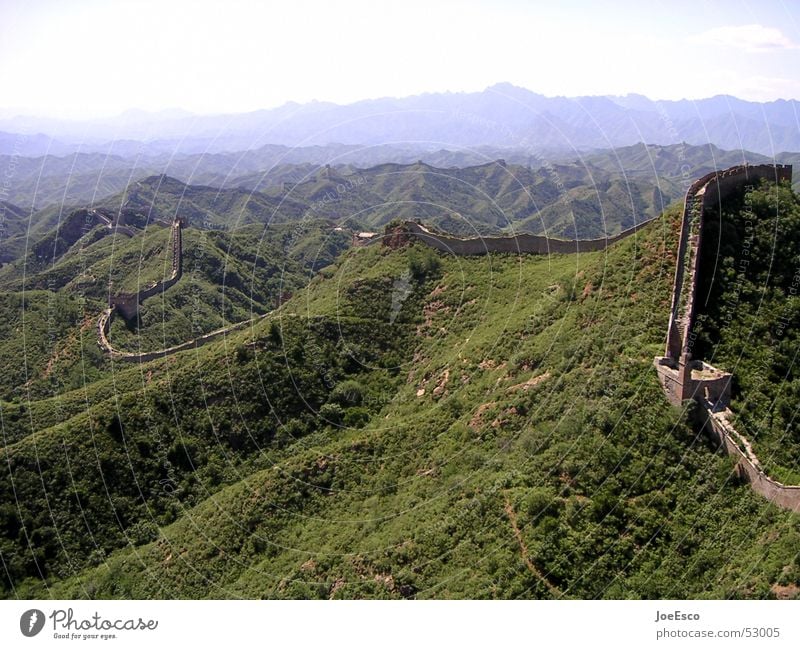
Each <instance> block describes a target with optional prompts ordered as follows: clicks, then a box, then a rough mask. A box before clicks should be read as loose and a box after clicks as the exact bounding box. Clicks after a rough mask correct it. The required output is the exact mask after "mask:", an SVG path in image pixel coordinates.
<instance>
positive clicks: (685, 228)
mask: <svg viewBox="0 0 800 649" xmlns="http://www.w3.org/2000/svg"><path fill="white" fill-rule="evenodd" d="M762 179H764V180H768V181H773V182H779V181H789V182H791V179H792V168H791V166H790V165H739V166H736V167H731V168H729V169H726V170H724V171H715V172H712V173H709V174H706V175H705V176H703V177H702V178H699V179H698V180H696V181H695V182H694V183H692V185H691V186H690V187H689V189H688V191H687V192H686V197H685V200H684V206H683V216H682V221H681V229H680V237H679V243H678V251H677V263H676V269H675V276H674V281H673V290H672V303H671V308H670V314H669V322H668V326H667V336H666V349H665V354H664V356H660V357H656V358H655V360H654V365H655V368H656V372H657V375H658V379H659V382H660V383H661V386H662V388H663V390H664V393H665V395H666V397H667V399H668V400H669V401H670V403H672V404H673V405H676V406H681V405H683V404H684V402H685V401H687V400H690V401H695V402H696V403H698V404H699V406H700V408H699V410H700V423H701V425H702V426H703V428H704V429H705V430H706V431H707V432H708V434H709V436H710V437H711V438H712V440H713V441H714V442H716V444H717V445H718V446H719V447H720V448H721V449H722V450H724V451H725V452H726V453H727V454H728V455H731V456H733V457H734V458H736V460H737V462H736V471H737V474H738V475H739V477H740V478H741V479H743V480H745V481H747V482H748V483H749V484H750V485H751V487H752V488H753V490H754V491H755V492H757V493H758V494H760V495H762V496H763V497H765V498H766V499H767V500H769V501H771V502H772V503H774V504H776V505H778V506H780V507H783V508H786V509H789V510H792V511H794V512H798V513H800V485H785V484H782V483H780V482H778V481H776V480H774V479H772V478H770V477H769V476H768V475H766V474H765V473H764V471H763V469H762V468H761V464H760V462H759V461H758V458H757V457H756V455H755V453H754V452H753V449H752V447H751V445H750V443H749V441H748V440H747V438H746V437H745V436H744V435H742V434H740V433H739V432H738V431H736V429H735V428H734V426H733V424H732V423H731V418H732V414H733V413H732V412H731V410H730V409H729V408H728V406H729V404H730V383H731V376H732V375H731V374H730V373H728V372H725V371H723V370H720V369H717V368H715V367H713V366H711V365H709V364H708V363H705V362H703V361H702V360H697V359H692V354H691V350H692V343H693V341H694V332H693V327H694V321H695V311H696V304H695V301H696V297H697V287H698V282H699V272H700V255H701V252H702V244H703V238H702V233H703V225H704V220H705V214H706V209H708V208H715V207H718V206H720V205H721V204H722V201H723V200H724V199H725V198H726V197H728V196H730V195H731V194H733V193H734V192H738V191H740V190H741V189H742V188H743V187H745V186H748V185H754V184H755V183H756V182H757V181H759V180H762ZM97 216H99V217H100V218H101V219H103V220H104V221H106V222H107V223H106V224H107V225H108V227H115V226H114V224H112V223H111V222H110V221H109V220H108V219H107V217H104V215H101V214H98V215H97ZM651 221H652V219H651V220H648V221H645V222H642V223H640V224H638V225H636V226H634V227H632V228H630V229H628V230H625V231H623V232H621V233H619V234H617V235H615V236H613V237H607V238H602V239H591V240H583V241H581V240H565V239H553V238H549V237H543V236H537V235H532V234H528V233H522V234H518V235H512V236H500V237H473V238H458V237H454V236H451V235H448V234H442V233H437V232H433V231H431V230H429V229H428V228H426V227H425V226H423V225H422V224H420V223H417V222H414V221H404V222H403V223H402V224H401V225H400V226H397V227H387V229H386V233H385V234H384V236H383V237H378V236H376V237H374V238H371V239H370V240H369V241H368V242H366V244H367V245H371V244H374V243H376V242H377V241H382V242H383V245H387V246H389V247H399V246H402V245H405V244H406V243H408V242H409V241H410V240H411V239H412V238H413V239H416V240H418V241H420V242H421V243H423V244H425V245H427V246H429V247H431V248H435V249H436V250H440V251H442V252H446V253H451V254H454V255H462V256H472V255H484V254H488V253H517V254H519V253H525V254H539V255H547V254H570V253H576V252H597V251H602V250H605V249H606V248H607V247H608V246H610V245H612V244H614V243H616V242H618V241H620V240H622V239H624V238H626V237H628V236H630V235H632V234H634V233H635V232H637V231H638V230H639V229H640V228H642V227H643V226H645V225H647V224H648V223H650V222H651ZM116 227H117V228H118V229H119V227H121V226H120V225H116ZM122 227H124V226H122ZM182 227H183V223H182V222H180V221H175V222H174V223H173V224H172V236H171V242H172V244H171V245H172V273H171V275H170V277H169V278H168V279H166V280H164V281H162V282H156V283H155V284H153V285H152V286H149V287H147V288H145V289H142V290H140V291H138V292H137V293H124V294H119V295H116V296H112V297H111V299H110V301H109V307H108V309H106V310H105V311H104V312H103V313H102V314H101V316H100V319H99V321H98V340H99V344H100V346H101V347H102V348H103V350H104V351H105V352H106V353H108V354H109V356H110V357H111V358H112V359H115V360H122V361H134V362H146V361H150V360H155V359H157V358H163V357H165V356H169V355H171V354H174V353H177V352H180V351H185V350H188V349H192V348H195V347H198V346H200V345H203V344H206V343H208V342H211V341H212V340H215V339H216V338H219V337H220V336H222V335H224V334H226V333H228V332H230V331H234V330H236V329H239V328H243V327H244V326H245V325H247V324H249V323H252V322H254V320H256V319H260V318H264V317H266V316H267V315H269V314H265V315H262V316H259V317H258V318H256V319H252V320H244V321H242V322H237V323H234V324H232V325H229V326H227V327H223V328H221V329H217V330H216V331H212V332H210V333H208V334H205V335H203V336H200V337H198V338H196V339H193V340H190V341H187V342H185V343H181V344H179V345H175V346H173V347H168V348H165V349H161V350H156V351H151V352H140V353H135V352H123V351H119V350H116V349H114V348H113V347H112V346H111V344H110V343H109V341H108V331H109V327H110V323H111V319H112V317H113V314H114V312H115V311H119V312H120V313H121V314H122V315H123V316H124V317H125V318H127V319H130V318H132V317H134V316H135V315H136V314H137V313H138V309H139V304H140V303H141V302H142V301H143V300H145V299H146V298H148V297H152V296H154V295H157V294H159V293H161V292H163V291H165V290H166V289H168V288H169V287H170V286H173V285H174V284H175V283H176V282H178V281H179V280H180V278H181V275H182V258H183V245H182V235H181V230H182Z"/></svg>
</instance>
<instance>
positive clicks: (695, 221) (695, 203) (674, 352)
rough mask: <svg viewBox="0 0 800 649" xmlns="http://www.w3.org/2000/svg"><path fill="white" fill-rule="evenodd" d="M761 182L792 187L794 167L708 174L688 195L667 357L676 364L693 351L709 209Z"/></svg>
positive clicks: (759, 167) (737, 168)
mask: <svg viewBox="0 0 800 649" xmlns="http://www.w3.org/2000/svg"><path fill="white" fill-rule="evenodd" d="M759 180H769V181H773V182H778V181H788V182H790V183H791V181H792V167H791V165H738V166H735V167H731V168H729V169H725V170H724V171H713V172H711V173H709V174H706V175H705V176H703V177H702V178H699V179H698V180H696V181H695V182H693V183H692V185H691V186H690V187H689V190H688V191H687V192H686V198H685V199H684V203H683V219H682V221H681V232H680V238H679V241H678V263H677V265H676V267H675V279H674V282H673V286H672V306H671V309H670V319H669V325H668V327H667V340H666V351H665V353H664V355H665V356H669V357H670V358H673V359H676V360H677V359H678V358H680V356H681V354H682V353H686V352H689V351H690V348H691V343H690V341H691V339H692V328H693V326H694V315H695V297H696V294H697V284H698V277H697V273H698V272H699V268H700V252H701V249H702V234H703V226H704V223H705V210H706V208H709V207H716V206H718V205H720V204H721V203H722V202H723V201H724V200H725V199H726V198H727V197H729V196H730V195H731V194H733V193H735V192H738V191H739V190H741V189H742V187H743V186H746V185H754V184H756V183H757V182H758V181H759ZM687 273H688V276H687V275H686V274H687Z"/></svg>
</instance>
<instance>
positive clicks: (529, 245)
mask: <svg viewBox="0 0 800 649" xmlns="http://www.w3.org/2000/svg"><path fill="white" fill-rule="evenodd" d="M650 221H652V219H648V220H647V221H643V222H642V223H639V224H638V225H635V226H634V227H632V228H628V229H627V230H624V231H623V232H620V233H619V234H617V235H614V236H613V237H605V238H603V239H583V240H580V239H578V240H570V239H552V238H550V237H542V236H538V235H535V234H528V233H527V232H523V233H521V234H517V235H511V236H503V237H472V238H468V239H460V238H458V237H454V236H452V235H449V234H442V233H439V232H432V231H431V230H428V229H427V228H426V227H425V226H423V225H422V224H420V223H417V222H415V221H404V222H403V225H402V226H401V227H402V230H403V231H404V232H405V233H407V234H408V235H410V236H414V237H416V238H417V239H418V240H419V241H421V242H422V243H424V244H425V245H427V246H430V247H431V248H436V249H437V250H441V251H442V252H447V253H451V254H454V255H485V254H488V253H490V252H510V253H526V254H534V255H548V254H570V253H576V252H596V251H598V250H605V249H606V248H607V247H608V246H610V245H612V244H614V243H616V242H617V241H621V240H622V239H624V238H626V237H629V236H630V235H632V234H634V233H635V232H636V231H637V230H639V229H641V228H642V227H644V226H645V225H647V224H648V223H650Z"/></svg>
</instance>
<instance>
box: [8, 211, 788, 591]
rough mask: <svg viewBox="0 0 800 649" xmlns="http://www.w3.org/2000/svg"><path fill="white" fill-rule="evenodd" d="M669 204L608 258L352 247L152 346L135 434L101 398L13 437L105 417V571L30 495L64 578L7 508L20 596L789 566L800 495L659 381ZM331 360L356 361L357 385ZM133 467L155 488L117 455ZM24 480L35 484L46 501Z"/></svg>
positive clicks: (50, 448) (700, 579)
mask: <svg viewBox="0 0 800 649" xmlns="http://www.w3.org/2000/svg"><path fill="white" fill-rule="evenodd" d="M675 224H676V219H675V214H674V213H673V214H672V215H671V217H670V218H669V219H666V220H665V219H662V220H660V221H658V222H657V223H654V224H653V225H651V226H649V227H648V228H647V229H646V230H645V231H643V232H642V233H641V235H640V236H637V237H636V238H635V239H630V240H628V241H625V242H623V243H621V244H619V245H617V246H615V247H614V248H613V249H611V250H610V251H608V253H607V254H599V253H596V254H588V255H582V256H580V257H575V256H565V257H554V258H552V259H544V258H533V257H530V258H525V259H522V260H518V259H515V258H511V257H492V258H474V259H464V258H462V259H453V258H445V257H443V258H442V259H441V269H440V270H439V271H433V272H432V274H431V275H430V276H429V277H428V278H427V279H425V280H423V281H421V282H417V283H413V284H412V286H413V288H414V290H413V291H411V293H410V296H409V297H408V298H407V300H405V302H403V301H402V300H398V299H397V295H398V286H401V287H402V284H398V281H402V278H403V277H407V275H404V273H405V271H406V270H407V269H408V264H409V256H408V253H407V252H405V251H398V252H388V251H385V250H382V249H380V248H377V247H373V248H368V249H364V250H355V251H351V252H350V253H348V254H347V255H345V256H344V257H343V259H342V260H341V262H340V263H339V264H338V265H337V266H336V267H335V268H331V269H327V270H326V271H325V272H324V273H323V276H322V277H320V278H318V279H316V280H314V281H313V282H312V283H311V284H310V285H309V287H308V288H307V289H306V290H305V291H303V292H301V293H299V294H298V295H296V296H295V298H294V299H293V300H292V301H291V302H290V303H288V304H287V305H286V306H285V307H284V309H282V311H281V312H280V313H279V314H276V315H275V316H274V317H273V318H271V319H269V320H268V321H265V322H262V323H259V324H258V325H257V326H256V327H255V328H254V329H253V330H251V331H248V332H243V333H240V334H237V335H235V336H233V337H232V338H231V339H230V340H228V341H227V342H226V344H224V345H223V344H220V345H213V346H209V347H207V348H203V349H202V350H200V351H199V352H189V353H186V354H183V355H180V356H179V357H175V358H172V359H168V360H167V361H161V362H159V363H155V364H152V365H151V366H149V367H146V368H143V369H142V373H141V377H142V382H141V386H140V389H139V390H138V392H137V391H136V390H133V389H132V388H130V386H129V388H128V389H130V390H131V391H130V392H129V394H127V395H120V402H119V403H118V408H119V410H118V412H119V413H120V417H122V419H123V426H122V428H123V429H124V432H121V431H120V429H119V426H115V425H114V422H113V421H111V422H109V421H108V420H107V419H103V417H102V416H101V410H102V409H101V408H100V406H98V407H97V408H96V409H95V410H94V411H89V412H88V413H86V414H79V415H78V416H77V417H76V420H75V421H72V422H66V423H64V424H62V425H61V426H60V427H59V426H57V427H55V428H54V429H51V430H50V431H45V432H43V433H40V434H38V435H37V436H36V437H37V438H38V440H34V439H31V438H26V439H25V440H23V441H22V442H20V443H18V444H15V445H12V446H11V447H10V448H9V449H7V452H8V453H9V454H10V456H11V457H12V458H13V462H12V467H16V468H14V470H15V471H22V468H21V467H24V466H26V465H27V464H28V462H29V461H30V459H32V458H33V457H40V458H43V459H44V461H45V463H47V461H48V458H50V461H51V462H52V461H53V458H55V457H58V456H59V453H60V454H61V455H62V456H63V455H64V451H63V450H62V451H59V450H58V449H59V448H62V444H64V443H66V442H64V441H62V440H65V439H70V440H74V441H73V442H71V443H72V444H77V445H78V446H79V448H78V450H80V439H81V437H79V433H78V432H77V431H78V430H80V431H81V435H82V437H83V438H85V437H86V434H85V431H86V426H87V424H91V425H90V426H89V429H90V430H91V431H92V441H93V444H94V445H95V446H94V449H95V450H94V452H93V454H91V455H90V457H94V458H95V461H96V462H97V463H98V465H99V467H100V470H99V475H103V476H104V478H105V479H107V480H108V482H109V484H111V485H112V491H111V492H110V493H108V494H107V495H105V496H104V495H103V494H104V491H102V490H99V491H97V492H92V491H89V490H88V487H89V485H87V484H86V482H85V481H87V480H89V481H90V482H96V481H97V480H98V479H99V478H98V477H97V475H94V476H92V475H89V473H91V469H83V471H84V474H85V475H82V476H79V482H78V483H77V484H78V485H79V489H78V490H77V491H78V493H79V494H89V493H96V495H93V496H92V497H91V498H92V502H91V503H90V504H89V507H88V509H89V510H90V511H91V512H92V514H93V517H94V520H93V522H92V523H91V524H89V528H90V529H91V530H92V533H93V534H94V535H95V536H94V538H96V539H97V540H98V546H99V547H98V548H97V549H96V551H94V552H92V553H91V557H90V559H89V561H88V562H89V563H90V564H96V565H97V567H95V568H90V569H85V566H86V564H87V560H86V556H87V555H88V554H89V551H88V548H91V544H90V543H88V541H86V540H85V539H82V538H74V537H75V536H76V535H77V534H79V530H80V529H81V527H80V524H79V523H76V520H75V519H76V518H77V517H78V516H79V510H76V508H75V507H74V506H67V505H66V503H63V504H64V506H65V509H68V510H69V511H68V512H63V511H62V509H60V508H56V509H55V512H56V513H55V514H54V515H48V513H47V511H46V510H44V509H40V510H39V511H38V513H37V512H36V511H30V512H28V513H27V514H26V515H27V516H28V517H29V519H28V520H29V523H28V524H29V525H34V527H35V521H36V520H38V521H39V525H40V527H39V528H36V529H37V532H38V533H39V535H40V536H41V535H42V534H49V535H56V536H58V537H59V541H60V542H61V543H63V545H62V546H61V549H60V550H59V549H58V544H57V543H55V542H51V543H49V544H48V543H46V542H45V541H46V539H45V540H43V539H41V538H38V539H34V544H35V545H36V547H40V546H41V547H45V548H50V552H51V555H52V556H43V557H40V558H39V561H40V564H42V565H44V564H48V565H50V570H49V573H48V578H47V584H48V589H45V587H44V582H42V581H41V580H37V579H33V578H28V579H24V578H23V577H22V575H24V573H25V572H26V570H29V568H26V567H25V565H26V561H27V562H29V561H30V559H29V558H28V556H27V555H29V554H30V553H29V552H28V551H27V550H26V549H25V547H24V545H22V546H18V545H15V544H14V542H12V540H11V539H12V538H13V536H14V535H13V534H12V532H16V534H17V538H22V536H23V535H22V533H21V531H20V529H19V524H18V523H16V524H15V522H14V520H15V519H14V515H13V512H10V511H8V510H4V511H3V512H2V513H3V514H4V516H5V522H4V526H5V529H6V540H5V541H4V545H3V546H0V550H1V551H2V552H3V557H4V560H5V561H6V563H7V565H12V568H13V569H14V570H18V571H20V577H18V578H16V579H14V584H15V588H16V590H15V591H14V593H15V594H16V595H18V596H53V597H72V596H78V597H81V596H99V597H153V596H160V597H208V596H211V597H214V596H216V597H227V596H243V597H410V596H417V597H550V596H564V597H702V596H748V597H763V596H767V595H768V594H769V592H770V587H771V585H772V584H774V583H778V582H780V583H784V584H785V583H797V581H798V578H799V577H800V567H799V566H798V559H797V554H796V547H797V543H798V541H800V530H798V521H797V517H794V516H791V515H789V514H787V513H785V512H782V511H780V510H777V509H776V508H774V507H772V506H771V505H769V504H768V503H766V502H765V501H763V500H762V499H760V498H759V497H758V496H756V495H755V494H753V493H752V492H751V491H750V490H749V488H747V487H746V486H741V485H737V484H735V482H733V481H732V480H731V472H730V469H731V465H730V462H729V460H728V459H727V458H722V457H719V456H716V455H713V454H712V453H711V452H710V451H709V449H708V448H707V446H706V444H705V443H704V442H703V441H702V440H701V439H696V438H695V436H694V434H693V433H692V432H691V430H690V429H689V428H688V427H687V426H686V425H685V424H684V423H682V422H681V420H680V416H679V414H678V413H677V412H676V411H674V410H673V409H671V408H670V407H669V406H668V405H667V404H666V401H665V400H664V398H663V395H662V394H661V392H660V389H659V388H658V385H657V381H656V379H655V375H654V372H653V370H652V367H651V359H652V356H653V355H655V354H657V353H658V352H659V351H660V349H661V346H662V339H663V332H664V326H665V317H664V314H665V313H666V311H667V309H668V297H669V286H670V283H671V278H672V270H673V267H674V266H673V265H674V259H673V258H672V255H671V253H670V251H671V250H674V248H675ZM392 295H394V296H395V299H394V302H393V300H392ZM399 295H405V292H403V291H402V290H401V292H400V293H399ZM398 302H403V305H402V309H401V310H400V314H401V315H400V317H398V318H397V319H395V321H394V322H392V313H394V310H393V308H392V305H393V303H394V305H395V306H397V303H398ZM298 327H299V329H298ZM392 332H394V333H392ZM404 336H405V337H406V339H405V340H404V339H403V337H404ZM409 336H410V337H409ZM398 339H399V340H400V341H401V342H402V343H403V344H394V343H395V342H396V341H397V340H398ZM248 341H250V342H249V343H248ZM276 341H280V344H278V343H277V342H276ZM359 361H361V362H359ZM397 364H399V365H400V366H399V368H398V369H397V370H392V369H391V368H392V366H394V365H397ZM145 373H146V374H145ZM327 374H332V375H333V378H334V379H335V381H333V382H336V383H341V380H342V379H347V380H353V377H356V378H357V379H358V380H359V385H360V387H359V390H358V392H359V394H360V396H359V398H358V400H359V404H358V405H356V404H354V403H349V402H347V400H346V399H345V400H343V399H342V396H341V395H342V391H341V390H340V391H339V394H338V396H337V395H335V394H334V393H335V392H336V390H335V389H334V390H331V388H330V385H329V384H328V382H327V381H326V380H323V379H324V378H325V376H326V375H327ZM319 375H321V376H322V379H321V378H320V376H319ZM423 389H424V393H422V392H421V390H423ZM346 394H349V392H347V393H346ZM298 397H302V399H300V400H299V401H298ZM201 399H202V400H203V402H204V403H205V404H206V405H205V406H200V405H199V402H200V400H201ZM305 402H307V403H308V405H307V404H306V403H305ZM137 404H138V405H137ZM267 404H268V405H267ZM326 404H327V405H326ZM265 408H266V409H265ZM320 408H327V409H326V410H324V411H323V412H324V413H325V414H326V417H329V418H330V419H329V421H333V422H338V421H340V420H341V417H344V420H343V421H344V423H345V425H344V426H343V427H340V426H337V425H334V424H331V423H326V422H325V421H324V420H323V419H321V418H320V417H319V416H317V415H315V414H314V411H317V410H319V409H320ZM312 409H313V411H312ZM137 420H138V422H137ZM279 422H280V423H279ZM365 422H366V423H365ZM347 424H349V425H347ZM262 430H263V431H267V432H259V431H262ZM237 436H238V438H237ZM248 437H249V438H250V442H253V443H255V444H256V447H257V448H258V449H260V450H259V451H258V452H256V451H255V450H254V448H252V444H251V445H250V446H248V443H247V441H246V440H247V439H248ZM232 439H233V440H234V441H232ZM236 439H239V441H238V442H236V443H234V442H235V440H236ZM57 440H58V441H57ZM34 441H36V442H37V444H38V445H37V446H32V445H33V444H34ZM162 447H163V448H162ZM248 448H249V449H250V450H249V452H243V451H248ZM123 449H124V453H122V451H123ZM74 452H77V451H70V452H67V456H68V457H69V456H70V453H74ZM121 453H122V454H121ZM162 456H163V458H166V459H168V460H169V462H171V463H172V465H173V468H174V470H175V472H176V475H175V476H174V480H175V484H176V486H177V487H178V489H177V490H176V491H175V492H172V493H164V490H163V489H159V479H158V476H159V473H158V470H157V468H154V467H153V466H151V465H153V464H155V465H157V464H158V462H159V458H162ZM181 458H183V459H181ZM186 458H190V461H189V463H188V464H187V461H186ZM4 464H5V462H4ZM27 470H28V471H34V475H35V469H34V467H30V468H29V469H27ZM45 470H46V471H48V472H49V471H50V470H51V468H50V467H49V465H48V468H46V469H45ZM131 471H132V472H133V473H132V475H135V476H136V478H137V480H138V484H139V485H143V493H142V494H137V493H136V491H135V490H132V488H126V487H125V485H126V481H125V479H124V475H122V476H118V475H117V474H125V473H128V475H129V476H130V475H131V473H130V472H131ZM87 472H88V473H87ZM95 472H96V473H97V469H96V470H95ZM15 475H17V477H18V479H19V481H20V482H21V484H22V485H25V484H27V483H26V478H25V475H24V471H23V473H22V474H15ZM48 475H49V474H48ZM169 479H170V480H173V478H169ZM129 480H130V477H129V478H128V481H129ZM48 484H51V486H52V484H53V483H48ZM114 485H118V486H116V487H115V486H114ZM38 488H39V490H40V489H41V486H39V487H38ZM28 489H29V490H30V492H29V493H27V494H26V493H23V494H22V496H21V498H20V502H24V503H29V502H34V501H36V500H37V498H40V496H38V497H37V496H36V491H37V486H36V484H35V483H33V482H31V485H30V486H29V487H28ZM114 489H117V490H125V489H127V492H126V493H118V492H115V491H114ZM67 492H68V493H67V494H66V495H64V496H62V497H63V498H66V499H67V500H69V498H70V496H69V492H70V490H69V489H68V490H67ZM53 496H54V494H53V493H52V492H51V497H53ZM54 497H55V498H56V500H58V498H59V495H58V494H55V496H54ZM81 497H83V496H81ZM143 502H146V503H147V509H145V508H144V505H143ZM115 512H116V513H115ZM117 515H118V516H119V517H120V520H119V521H116V520H115V518H116V516H117ZM49 517H50V520H48V518H49ZM15 525H16V527H15ZM515 527H516V530H518V532H517V533H515ZM115 529H116V532H114V530H115ZM123 531H124V533H123ZM84 536H85V530H84ZM37 541H38V543H37ZM126 541H130V542H131V544H132V545H131V546H129V547H127V548H124V547H122V546H123V545H124V544H125V543H126ZM104 543H105V545H104ZM114 547H119V548H120V549H119V550H117V551H116V552H113V553H112V554H110V556H108V553H109V552H111V551H112V550H113V549H114ZM54 548H55V549H54Z"/></svg>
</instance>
